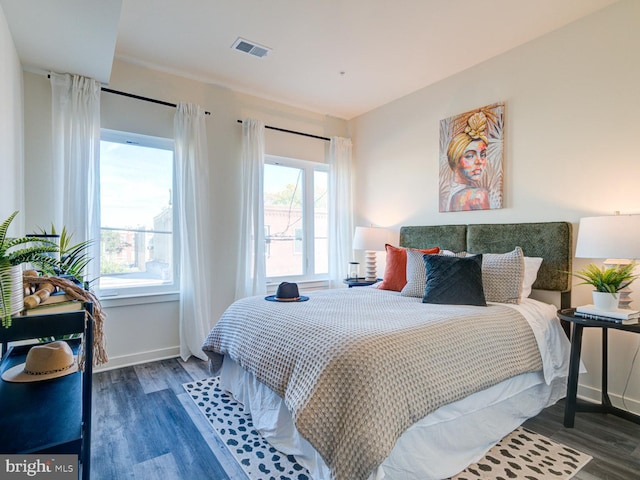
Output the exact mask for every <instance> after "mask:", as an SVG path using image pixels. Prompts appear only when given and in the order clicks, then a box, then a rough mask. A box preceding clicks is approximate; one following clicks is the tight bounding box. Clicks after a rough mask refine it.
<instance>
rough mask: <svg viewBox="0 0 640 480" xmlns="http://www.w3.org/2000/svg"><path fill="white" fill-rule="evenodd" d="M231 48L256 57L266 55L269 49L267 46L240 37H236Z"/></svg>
mask: <svg viewBox="0 0 640 480" xmlns="http://www.w3.org/2000/svg"><path fill="white" fill-rule="evenodd" d="M231 48H233V49H234V50H239V51H241V52H244V53H248V54H249V55H253V56H254V57H258V58H262V57H266V56H267V54H268V53H269V52H270V51H271V49H270V48H269V47H264V46H262V45H258V44H257V43H255V42H250V41H249V40H245V39H244V38H240V37H238V38H237V39H236V41H235V42H233V45H231Z"/></svg>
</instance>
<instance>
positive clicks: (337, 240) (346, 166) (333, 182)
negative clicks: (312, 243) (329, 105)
mask: <svg viewBox="0 0 640 480" xmlns="http://www.w3.org/2000/svg"><path fill="white" fill-rule="evenodd" d="M352 243H353V200H352V196H351V140H350V139H349V138H341V137H332V138H331V145H330V146H329V281H330V287H331V288H337V287H344V284H343V283H342V280H343V279H344V278H345V277H346V274H347V269H348V267H349V262H350V261H351V260H353V258H352V256H353V249H352Z"/></svg>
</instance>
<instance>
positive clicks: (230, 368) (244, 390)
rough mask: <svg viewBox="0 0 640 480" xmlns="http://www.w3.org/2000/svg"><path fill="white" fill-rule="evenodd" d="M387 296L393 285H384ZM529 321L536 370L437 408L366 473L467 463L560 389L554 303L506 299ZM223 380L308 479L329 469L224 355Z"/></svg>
mask: <svg viewBox="0 0 640 480" xmlns="http://www.w3.org/2000/svg"><path fill="white" fill-rule="evenodd" d="M387 293H388V294H390V295H393V294H395V293H394V292H387ZM509 306H510V307H511V308H514V309H517V310H518V311H520V312H521V313H522V314H523V315H524V317H525V318H526V319H527V321H528V322H529V324H530V325H531V327H532V329H533V331H534V333H535V337H536V341H537V343H538V347H539V349H540V354H541V357H542V360H543V370H542V372H536V373H527V374H522V375H519V376H517V377H514V378H511V379H509V380H507V381H504V382H502V383H500V384H498V385H495V386H493V387H491V388H488V389H486V390H484V391H481V392H478V393H475V394H473V395H471V396H469V397H467V398H464V399H462V400H459V401H457V402H454V403H452V404H449V405H446V406H444V407H441V408H439V409H438V410H436V411H435V412H433V413H431V414H430V415H427V416H426V417H425V418H423V419H422V420H420V421H419V422H417V423H416V424H414V425H413V426H412V427H410V428H409V429H408V430H407V431H405V433H404V434H403V435H402V436H401V437H400V438H399V439H398V441H397V442H396V445H395V447H394V449H393V450H392V452H391V454H390V455H389V456H388V457H387V459H386V460H385V461H384V462H383V463H382V464H381V465H380V466H379V467H378V468H377V469H376V470H375V471H374V472H373V474H372V475H371V477H370V478H371V479H376V480H378V479H383V478H384V479H387V480H390V479H396V478H397V479H416V480H417V479H421V480H425V479H429V478H433V479H441V478H445V477H447V476H451V475H453V474H455V473H457V472H458V471H460V470H462V469H464V468H465V467H466V466H467V465H468V464H469V463H473V462H474V461H476V460H477V459H479V458H480V457H482V455H484V453H485V452H486V450H488V449H489V448H490V447H491V446H492V445H493V444H494V443H495V442H496V441H498V440H499V439H500V438H502V437H503V436H504V435H506V434H507V433H509V432H510V431H512V430H513V429H514V428H516V427H517V426H518V425H520V424H521V423H522V422H523V421H524V420H526V419H527V418H529V417H531V416H534V415H536V414H537V413H539V411H540V410H542V409H543V408H545V407H546V406H548V405H551V404H553V403H555V402H556V401H557V400H558V399H559V398H562V396H564V391H565V380H566V378H565V377H566V371H567V369H568V358H569V342H568V340H567V338H566V336H565V335H564V332H563V330H562V328H561V327H560V325H559V322H558V320H557V318H556V308H555V307H554V306H552V305H547V304H544V303H541V302H538V301H536V300H533V299H525V300H524V301H523V302H522V303H521V304H520V305H509ZM221 386H222V387H223V388H224V389H226V390H228V391H229V392H231V393H232V394H233V395H234V397H235V398H236V399H237V400H238V401H240V402H242V403H243V404H245V406H246V408H247V409H248V410H249V411H250V412H251V413H252V415H253V418H254V424H255V426H256V428H257V429H258V430H259V431H260V432H261V433H262V434H263V435H264V436H265V437H266V438H268V439H269V441H270V442H271V443H272V444H273V445H274V446H276V447H277V448H278V449H280V450H281V451H283V452H285V453H291V454H294V455H296V457H297V458H298V461H299V462H300V463H301V464H303V465H305V466H306V467H307V468H308V469H309V470H310V472H311V474H312V476H313V478H314V479H316V480H318V479H329V478H330V475H329V469H328V467H327V466H326V465H325V463H324V461H323V460H322V458H321V457H320V455H318V454H317V453H316V452H315V450H314V449H313V448H312V447H311V445H310V444H309V443H308V442H307V441H306V440H305V439H304V438H302V437H301V436H300V435H299V434H298V433H297V431H296V429H295V426H294V425H293V422H292V419H291V416H290V414H289V412H288V410H287V408H286V407H285V406H284V402H283V401H282V399H281V398H280V397H279V396H278V395H276V394H275V393H273V392H272V391H271V390H270V389H269V388H268V387H266V386H264V385H263V384H261V383H260V382H258V381H257V380H256V379H255V378H254V377H253V376H252V375H251V374H250V373H248V372H246V371H245V370H243V369H242V368H240V367H239V366H238V365H237V364H236V363H235V362H233V361H232V360H231V359H229V358H228V357H225V360H224V364H223V368H222V371H221Z"/></svg>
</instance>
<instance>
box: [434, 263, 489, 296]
mask: <svg viewBox="0 0 640 480" xmlns="http://www.w3.org/2000/svg"><path fill="white" fill-rule="evenodd" d="M423 258H424V264H425V267H426V269H427V283H426V285H425V288H424V296H423V297H422V303H439V304H446V305H478V306H482V307H486V306H487V302H486V300H485V298H484V289H483V288H482V255H474V256H472V257H464V258H458V257H448V256H445V255H424V257H423Z"/></svg>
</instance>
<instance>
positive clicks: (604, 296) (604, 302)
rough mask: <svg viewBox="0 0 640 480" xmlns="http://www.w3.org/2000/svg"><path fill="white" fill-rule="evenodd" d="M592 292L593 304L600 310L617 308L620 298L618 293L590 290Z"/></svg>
mask: <svg viewBox="0 0 640 480" xmlns="http://www.w3.org/2000/svg"><path fill="white" fill-rule="evenodd" d="M591 293H592V294H593V305H594V306H595V307H596V308H599V309H600V310H607V311H613V310H615V309H617V308H618V301H619V300H620V294H619V293H608V292H596V291H593V292H591Z"/></svg>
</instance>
